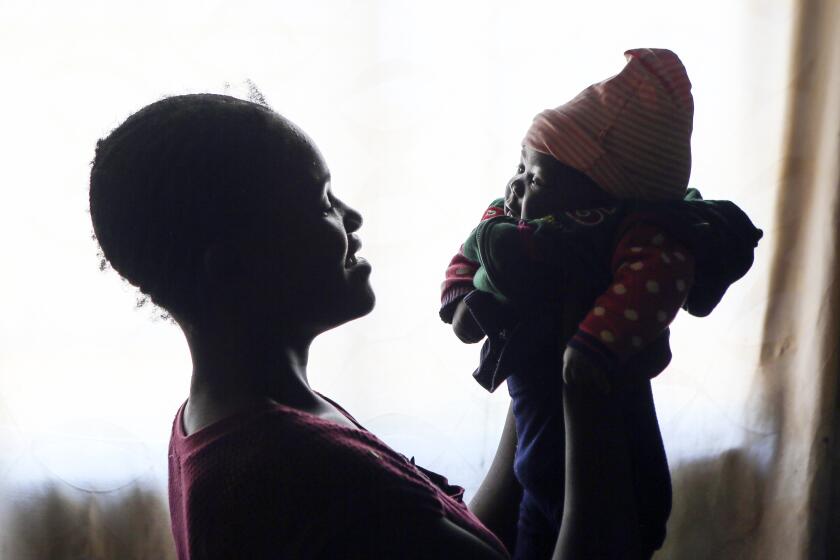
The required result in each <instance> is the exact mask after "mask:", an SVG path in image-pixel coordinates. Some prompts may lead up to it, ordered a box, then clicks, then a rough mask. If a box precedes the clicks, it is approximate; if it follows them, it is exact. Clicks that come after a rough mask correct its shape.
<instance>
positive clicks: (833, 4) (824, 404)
mask: <svg viewBox="0 0 840 560" xmlns="http://www.w3.org/2000/svg"><path fill="white" fill-rule="evenodd" d="M795 13H796V18H795V21H794V22H793V25H794V32H793V42H792V45H791V48H792V53H791V68H790V79H789V81H788V84H787V96H788V105H787V115H786V121H785V131H784V137H783V138H784V141H783V144H782V146H783V152H782V154H781V166H780V169H781V173H780V176H779V184H778V187H777V189H776V192H777V193H778V195H777V200H776V215H775V218H774V220H773V223H772V224H761V225H762V226H763V227H765V228H766V229H767V230H768V231H767V233H768V234H769V235H767V236H766V239H765V241H764V243H763V245H762V246H761V247H760V250H765V251H766V250H772V251H773V256H772V265H771V268H770V274H771V276H770V281H769V289H768V297H767V305H766V312H765V316H764V325H763V331H762V332H763V334H762V344H761V350H760V354H759V357H758V364H757V372H756V374H755V375H754V378H753V379H754V381H753V385H752V391H751V397H750V400H749V402H747V403H745V405H746V406H747V409H748V410H749V411H750V413H751V415H753V416H755V419H754V425H756V426H762V427H765V428H766V429H765V430H763V431H761V432H759V431H756V432H755V433H750V434H749V435H748V436H747V437H746V439H745V441H744V443H743V445H742V446H741V447H740V448H738V449H731V450H728V451H726V452H725V453H723V454H721V455H719V456H717V457H710V458H708V459H707V460H704V461H701V462H696V463H692V464H689V465H678V466H677V467H676V468H675V471H674V473H673V475H674V488H675V490H674V500H675V507H674V512H673V514H672V517H671V520H670V522H669V536H668V541H667V542H666V544H665V546H664V547H663V549H662V550H661V551H660V552H659V554H657V559H662V558H668V559H671V558H673V559H677V560H680V559H683V558H716V559H725V558H733V559H734V558H739V559H740V558H750V559H752V558H755V559H761V560H776V559H777V560H796V559H806V558H807V559H834V558H840V451H839V450H840V446H838V437H840V406H838V405H840V400H839V399H838V390H839V389H840V382H839V381H838V378H840V363H838V347H839V346H840V281H839V280H840V259H838V256H837V249H838V241H840V194H838V193H840V174H839V171H838V168H839V167H840V34H838V30H840V2H837V1H836V0H805V1H802V2H800V3H799V4H798V5H797V7H796V12H795ZM768 243H769V244H770V245H769V246H768ZM756 328H762V327H761V326H760V325H756ZM744 374H747V372H744Z"/></svg>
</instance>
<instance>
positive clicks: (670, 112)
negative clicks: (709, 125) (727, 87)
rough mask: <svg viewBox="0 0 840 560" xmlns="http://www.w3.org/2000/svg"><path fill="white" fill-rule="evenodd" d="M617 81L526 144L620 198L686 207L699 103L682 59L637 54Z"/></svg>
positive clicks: (547, 118) (544, 121) (561, 110)
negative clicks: (672, 202)
mask: <svg viewBox="0 0 840 560" xmlns="http://www.w3.org/2000/svg"><path fill="white" fill-rule="evenodd" d="M624 56H625V57H627V65H626V66H625V67H624V69H623V70H622V71H621V72H619V73H618V74H617V75H615V76H613V77H612V78H609V79H607V80H604V81H603V82H599V83H597V84H593V85H591V86H589V87H588V88H586V89H585V90H583V91H582V92H580V93H579V94H578V95H577V97H575V98H574V99H572V100H571V101H569V102H568V103H566V104H565V105H561V106H559V107H557V108H556V109H548V110H545V111H543V112H542V113H540V114H539V115H537V116H536V117H535V118H534V122H533V124H532V125H531V128H530V129H529V130H528V133H527V134H526V135H525V139H524V140H523V142H522V143H523V144H524V145H525V146H528V147H530V148H533V149H534V150H536V151H538V152H542V153H544V154H548V155H551V156H553V157H554V158H555V159H557V160H558V161H560V162H561V163H564V164H566V165H568V166H570V167H573V168H575V169H577V170H578V171H581V172H583V173H585V174H586V175H588V176H589V177H590V178H591V179H592V180H593V181H595V183H597V184H598V186H599V187H601V188H602V189H604V190H605V191H606V192H607V193H609V194H611V195H613V196H615V197H616V198H622V199H627V198H636V199H644V200H669V199H671V200H673V199H681V198H682V197H683V196H684V195H685V193H686V187H687V186H688V177H689V175H690V174H691V130H692V126H693V118H694V99H693V98H692V96H691V82H690V81H689V80H688V74H687V73H686V71H685V67H684V66H683V64H682V62H681V61H680V59H679V58H678V57H677V55H676V54H674V53H673V52H671V51H669V50H666V49H633V50H629V51H627V52H625V53H624Z"/></svg>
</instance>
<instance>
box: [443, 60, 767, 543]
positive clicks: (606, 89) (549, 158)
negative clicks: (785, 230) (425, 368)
mask: <svg viewBox="0 0 840 560" xmlns="http://www.w3.org/2000/svg"><path fill="white" fill-rule="evenodd" d="M625 56H626V57H627V59H628V64H627V65H626V66H625V68H624V69H623V70H622V71H621V72H620V73H619V74H618V75H616V76H614V77H612V78H610V79H608V80H606V81H604V82H601V83H598V84H595V85H592V86H590V87H589V88H587V89H585V90H584V91H583V92H581V93H580V94H579V95H578V96H577V97H575V98H574V99H573V100H572V101H570V102H569V103H566V104H565V105H562V106H560V107H558V108H556V109H553V110H548V111H544V112H543V113H541V114H539V115H537V117H536V118H535V119H534V122H533V124H532V126H531V128H530V129H529V130H528V132H527V134H526V136H525V139H524V141H523V148H522V155H521V158H520V162H519V166H518V168H517V170H516V173H515V174H514V176H513V177H512V178H511V180H510V182H509V183H508V185H507V188H506V189H505V198H504V199H498V200H496V201H494V202H493V203H492V204H491V205H490V207H489V208H488V209H487V210H486V211H485V213H484V216H483V217H482V221H481V223H480V224H479V226H478V227H477V228H476V229H475V230H474V231H473V232H472V234H471V235H470V237H469V238H468V239H467V241H466V242H465V243H464V245H463V246H462V247H461V251H460V252H459V253H458V254H457V255H456V256H455V257H454V258H453V259H452V261H451V262H450V265H449V267H448V268H447V273H446V280H445V282H444V284H443V290H442V292H443V293H442V298H441V303H442V307H441V318H442V319H443V320H444V321H445V322H451V323H452V326H453V329H454V331H455V333H456V335H457V336H458V337H459V339H461V340H462V341H464V342H477V341H479V340H481V339H482V338H484V337H485V336H486V337H487V340H486V342H485V344H484V347H483V349H482V354H481V361H480V365H479V367H478V369H477V370H476V372H475V373H474V376H475V378H476V379H477V380H478V382H479V383H481V384H482V385H483V386H484V387H485V388H487V389H488V390H490V391H493V390H495V389H496V387H498V386H499V385H500V384H501V383H502V382H503V381H505V380H506V381H507V385H508V391H509V393H510V395H511V399H512V408H513V413H514V416H515V420H516V430H517V439H518V444H517V450H516V457H515V460H514V471H515V473H516V477H517V479H518V480H519V482H520V483H521V485H522V487H523V490H524V494H523V498H522V502H521V504H520V514H519V524H518V534H517V543H516V553H515V556H514V557H515V558H548V557H550V555H551V552H552V550H553V549H554V544H555V542H556V540H557V535H558V533H559V530H560V522H561V519H562V514H563V498H564V495H563V494H564V487H563V483H564V481H563V473H564V468H563V467H564V463H565V453H564V445H565V440H564V421H563V408H562V402H563V400H562V391H563V383H564V381H565V383H578V384H584V385H591V386H594V387H599V388H600V389H601V390H604V391H616V392H618V393H619V398H618V402H620V403H621V407H622V410H621V417H622V420H623V423H622V425H621V426H616V429H617V430H622V431H623V432H624V434H625V437H626V438H627V440H628V443H629V447H630V450H631V457H632V458H633V476H632V478H633V481H634V495H635V496H636V502H637V503H636V505H637V511H638V514H639V535H640V540H641V542H642V543H643V547H644V550H645V557H648V556H650V555H652V554H653V552H654V551H655V550H656V549H658V548H659V547H660V546H661V545H662V542H663V540H664V537H665V522H666V521H667V518H668V515H669V513H670V506H671V487H670V475H669V472H668V465H667V461H666V457H665V452H664V448H663V444H662V438H661V435H660V432H659V425H658V422H657V419H656V412H655V409H654V405H653V398H652V395H651V390H650V381H649V380H650V378H652V377H654V376H655V375H657V374H658V373H660V372H661V371H662V370H663V369H664V368H665V367H666V366H667V364H668V363H669V361H670V358H671V353H670V349H669V345H668V334H669V331H668V325H669V324H670V323H671V321H672V320H673V319H674V317H675V316H676V314H677V312H678V311H679V309H680V308H681V307H684V308H686V309H687V310H688V311H689V312H690V313H692V314H694V315H699V316H705V315H707V314H708V313H709V312H710V311H711V310H712V308H713V307H714V306H715V305H716V304H717V302H718V301H719V300H720V298H721V297H722V295H723V293H724V292H725V290H726V288H727V287H728V286H729V285H730V284H731V283H732V282H734V281H735V280H737V279H738V278H740V277H741V276H743V274H745V273H746V271H747V270H748V269H749V267H750V266H751V264H752V258H753V250H754V248H755V246H756V244H757V242H758V239H759V238H760V236H761V232H760V230H757V229H756V228H755V227H753V225H752V223H751V222H750V221H749V219H748V218H747V217H746V216H745V215H744V214H743V212H741V211H740V210H739V209H738V208H737V207H736V206H735V205H734V204H732V203H730V202H725V201H703V200H702V199H701V198H700V197H699V193H697V191H694V190H693V189H687V183H688V178H689V174H690V169H691V149H690V139H691V130H692V119H693V99H692V96H691V84H690V82H689V80H688V76H687V75H686V72H685V68H684V67H683V65H682V63H681V62H680V60H679V59H678V58H677V56H676V55H675V54H674V53H672V52H670V51H667V50H664V49H637V50H631V51H628V52H627V53H625ZM561 368H562V375H560V371H561Z"/></svg>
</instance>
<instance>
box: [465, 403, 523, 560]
mask: <svg viewBox="0 0 840 560" xmlns="http://www.w3.org/2000/svg"><path fill="white" fill-rule="evenodd" d="M515 454H516V425H515V423H514V419H513V410H512V407H508V413H507V418H506V419H505V427H504V429H503V430H502V437H501V438H500V439H499V447H498V448H497V449H496V456H495V457H494V458H493V463H492V464H491V465H490V470H489V471H487V475H486V476H485V477H484V480H483V481H482V483H481V486H480V487H479V488H478V491H477V492H476V494H475V496H474V497H473V499H472V500H471V501H470V509H471V510H472V512H473V513H474V514H475V516H476V517H478V518H479V519H480V520H481V522H482V523H483V524H484V526H485V527H487V528H488V529H490V530H491V531H493V532H494V533H495V534H496V536H497V537H499V539H501V541H502V542H503V543H504V544H505V546H506V547H508V550H511V551H513V545H514V542H515V541H516V522H517V520H518V518H519V501H520V500H521V498H522V487H521V486H520V484H519V481H517V480H516V476H515V475H514V473H513V457H514V455H515Z"/></svg>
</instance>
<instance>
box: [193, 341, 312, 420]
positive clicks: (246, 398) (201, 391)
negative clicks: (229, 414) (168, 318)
mask: <svg viewBox="0 0 840 560" xmlns="http://www.w3.org/2000/svg"><path fill="white" fill-rule="evenodd" d="M184 333H185V335H186V338H187V343H188V345H189V348H190V354H191V356H192V362H193V372H192V381H191V384H190V400H191V401H195V402H197V403H200V402H213V403H216V406H219V405H222V406H225V407H231V406H232V407H236V406H237V405H238V404H240V403H241V404H247V403H253V402H257V401H268V402H275V403H279V404H285V405H287V406H291V407H293V408H301V409H304V410H305V409H307V408H309V407H311V406H313V405H314V403H315V402H316V396H315V394H314V393H313V391H312V389H311V387H310V386H309V380H308V379H307V370H306V368H307V362H308V359H309V346H310V344H311V342H312V338H310V337H301V336H297V337H295V336H289V335H287V334H283V333H281V332H274V333H267V332H266V331H265V330H260V329H230V328H225V329H210V328H202V329H196V328H190V329H184Z"/></svg>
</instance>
